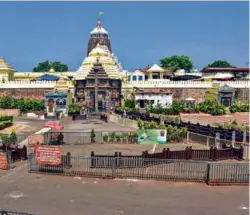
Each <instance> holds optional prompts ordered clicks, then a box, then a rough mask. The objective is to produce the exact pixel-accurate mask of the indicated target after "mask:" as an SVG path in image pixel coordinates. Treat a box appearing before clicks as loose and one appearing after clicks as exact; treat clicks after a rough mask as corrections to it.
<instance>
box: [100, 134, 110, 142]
mask: <svg viewBox="0 0 250 215" xmlns="http://www.w3.org/2000/svg"><path fill="white" fill-rule="evenodd" d="M102 138H103V143H107V142H108V138H109V136H108V135H107V134H105V135H103V137H102Z"/></svg>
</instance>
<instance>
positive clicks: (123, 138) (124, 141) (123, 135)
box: [121, 133, 128, 143]
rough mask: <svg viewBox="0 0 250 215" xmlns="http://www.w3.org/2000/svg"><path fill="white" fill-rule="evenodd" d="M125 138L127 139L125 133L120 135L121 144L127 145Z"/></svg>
mask: <svg viewBox="0 0 250 215" xmlns="http://www.w3.org/2000/svg"><path fill="white" fill-rule="evenodd" d="M127 137H128V134H126V133H122V134H121V139H122V143H127Z"/></svg>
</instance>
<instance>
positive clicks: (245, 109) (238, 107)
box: [229, 104, 250, 113]
mask: <svg viewBox="0 0 250 215" xmlns="http://www.w3.org/2000/svg"><path fill="white" fill-rule="evenodd" d="M229 110H230V112H231V113H235V112H249V111H250V109H249V104H243V105H237V104H235V105H232V106H231V107H230V108H229Z"/></svg>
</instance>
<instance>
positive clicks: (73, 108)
mask: <svg viewBox="0 0 250 215" xmlns="http://www.w3.org/2000/svg"><path fill="white" fill-rule="evenodd" d="M79 112H80V108H79V106H78V105H77V104H70V105H69V113H79Z"/></svg>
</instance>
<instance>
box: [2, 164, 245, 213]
mask: <svg viewBox="0 0 250 215" xmlns="http://www.w3.org/2000/svg"><path fill="white" fill-rule="evenodd" d="M248 199H249V198H248V188H247V187H209V186H207V185H204V184H192V183H167V182H157V181H146V180H145V181H137V180H101V179H87V178H81V177H62V176H51V175H38V174H32V173H27V169H26V167H25V166H22V167H20V168H19V169H18V170H17V171H15V172H12V173H10V174H8V175H7V176H5V177H2V178H0V206H1V208H2V209H7V210H14V211H23V212H29V213H39V214H41V215H69V214H73V215H82V214H84V215H100V214H102V215H142V214H144V215H152V214H155V215H166V214H171V215H189V214H190V215H210V214H213V215H222V214H227V215H247V214H248V212H249V211H248V207H249V205H248Z"/></svg>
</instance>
